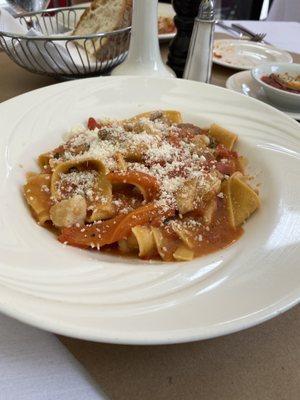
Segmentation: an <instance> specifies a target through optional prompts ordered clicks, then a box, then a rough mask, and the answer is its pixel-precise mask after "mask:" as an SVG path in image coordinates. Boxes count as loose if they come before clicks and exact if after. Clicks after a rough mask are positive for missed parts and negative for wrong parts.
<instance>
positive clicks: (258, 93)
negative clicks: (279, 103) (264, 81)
mask: <svg viewBox="0 0 300 400" xmlns="http://www.w3.org/2000/svg"><path fill="white" fill-rule="evenodd" d="M226 87H227V88H228V89H231V90H234V91H236V92H238V93H242V94H244V95H246V96H249V97H253V98H254V99H258V100H260V101H263V102H264V103H267V104H270V105H272V106H273V107H274V105H273V104H272V103H271V102H270V100H269V99H268V97H267V96H266V95H265V93H264V91H263V88H262V87H261V86H260V85H259V84H258V83H257V82H255V81H254V80H253V78H252V76H251V72H250V71H242V72H238V73H237V74H234V75H231V76H230V77H229V78H228V79H227V81H226ZM278 109H280V111H283V112H285V113H286V114H287V115H289V116H290V117H291V118H294V119H298V120H300V112H291V111H289V110H288V109H283V108H278Z"/></svg>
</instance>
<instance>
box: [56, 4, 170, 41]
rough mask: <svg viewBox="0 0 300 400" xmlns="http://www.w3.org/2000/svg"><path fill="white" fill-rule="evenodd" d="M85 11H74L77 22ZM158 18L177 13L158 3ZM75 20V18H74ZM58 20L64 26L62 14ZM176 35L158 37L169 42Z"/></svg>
mask: <svg viewBox="0 0 300 400" xmlns="http://www.w3.org/2000/svg"><path fill="white" fill-rule="evenodd" d="M89 5H90V3H89V2H88V3H82V4H77V5H76V6H74V7H78V6H86V7H88V6H89ZM83 12H84V10H76V11H74V13H76V20H77V21H78V20H79V18H80V17H81V15H82V14H83ZM158 16H159V17H171V18H174V16H175V11H174V8H173V7H172V5H171V4H167V3H160V2H159V3H158ZM73 18H74V17H73ZM58 20H59V22H60V23H61V24H63V17H62V15H61V13H60V15H59V16H58ZM175 35H176V32H172V33H162V34H159V35H158V38H159V40H160V41H169V40H171V39H173V37H174V36H175Z"/></svg>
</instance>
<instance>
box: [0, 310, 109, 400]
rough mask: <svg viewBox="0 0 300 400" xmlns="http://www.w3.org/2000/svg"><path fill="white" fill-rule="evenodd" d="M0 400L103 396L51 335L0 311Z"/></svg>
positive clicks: (72, 399) (96, 398)
mask: <svg viewBox="0 0 300 400" xmlns="http://www.w3.org/2000/svg"><path fill="white" fill-rule="evenodd" d="M0 399H3V400H107V397H106V396H105V395H104V394H103V393H102V392H101V390H100V388H99V387H97V386H96V385H95V383H94V382H92V380H91V378H90V377H89V376H88V375H87V374H86V372H85V371H84V370H83V368H82V367H81V366H80V364H79V363H78V362H77V361H76V360H75V358H74V357H73V356H72V355H71V353H69V351H68V350H67V349H66V348H65V347H64V346H63V345H62V344H61V343H60V341H59V340H58V339H57V338H56V337H55V336H54V335H52V334H50V333H47V332H44V331H41V330H39V329H35V328H32V327H30V326H28V325H25V324H22V323H21V322H18V321H15V320H14V319H12V318H9V317H6V316H4V315H2V314H0Z"/></svg>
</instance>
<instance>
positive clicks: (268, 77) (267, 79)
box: [261, 74, 300, 94]
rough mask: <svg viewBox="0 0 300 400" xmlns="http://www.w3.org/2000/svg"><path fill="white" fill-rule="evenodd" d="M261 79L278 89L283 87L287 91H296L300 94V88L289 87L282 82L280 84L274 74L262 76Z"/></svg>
mask: <svg viewBox="0 0 300 400" xmlns="http://www.w3.org/2000/svg"><path fill="white" fill-rule="evenodd" d="M261 80H262V81H263V82H264V83H266V84H267V85H270V86H273V87H274V88H276V89H281V90H284V91H285V92H290V93H295V94H300V90H296V89H291V88H288V87H286V86H284V85H282V84H280V83H279V82H278V81H277V80H276V79H275V78H274V77H273V76H272V74H271V75H266V76H262V78H261Z"/></svg>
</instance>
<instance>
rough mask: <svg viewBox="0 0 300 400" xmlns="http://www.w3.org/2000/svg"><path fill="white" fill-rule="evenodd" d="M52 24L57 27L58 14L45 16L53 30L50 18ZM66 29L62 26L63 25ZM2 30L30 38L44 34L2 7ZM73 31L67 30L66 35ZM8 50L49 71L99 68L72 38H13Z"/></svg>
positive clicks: (19, 57) (0, 26)
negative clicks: (50, 40)
mask: <svg viewBox="0 0 300 400" xmlns="http://www.w3.org/2000/svg"><path fill="white" fill-rule="evenodd" d="M52 18H54V20H53V26H56V23H57V22H56V18H55V17H51V16H49V17H44V20H45V22H46V27H47V26H48V27H49V28H50V29H49V31H52V29H51V19H52ZM62 28H63V27H62ZM0 31H4V32H9V33H14V34H22V35H26V36H27V37H28V38H30V37H33V36H38V37H41V38H42V37H43V34H42V33H41V32H39V31H38V30H36V29H33V28H31V29H29V30H28V29H27V28H26V26H25V24H21V23H19V21H18V20H17V19H15V18H14V17H12V16H11V15H10V14H9V13H8V12H7V11H6V10H3V9H2V10H0ZM67 34H70V32H65V33H64V35H67ZM7 46H8V49H6V50H8V51H9V52H11V53H12V54H13V55H14V56H15V57H14V58H17V59H19V60H20V62H21V63H22V64H24V65H25V66H28V67H30V66H32V65H33V66H35V68H36V69H37V70H42V71H44V72H47V73H53V72H55V73H57V72H58V73H62V74H65V75H73V74H78V73H80V74H82V73H83V74H84V73H85V72H87V71H95V72H96V71H97V70H98V69H99V63H98V64H97V62H96V59H95V57H93V56H91V55H89V56H88V57H87V54H86V52H85V50H84V49H82V48H81V47H80V46H76V45H75V44H74V43H73V41H68V40H54V41H52V42H49V41H47V40H31V41H28V40H26V39H20V40H18V41H15V40H13V39H8V40H7Z"/></svg>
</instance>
